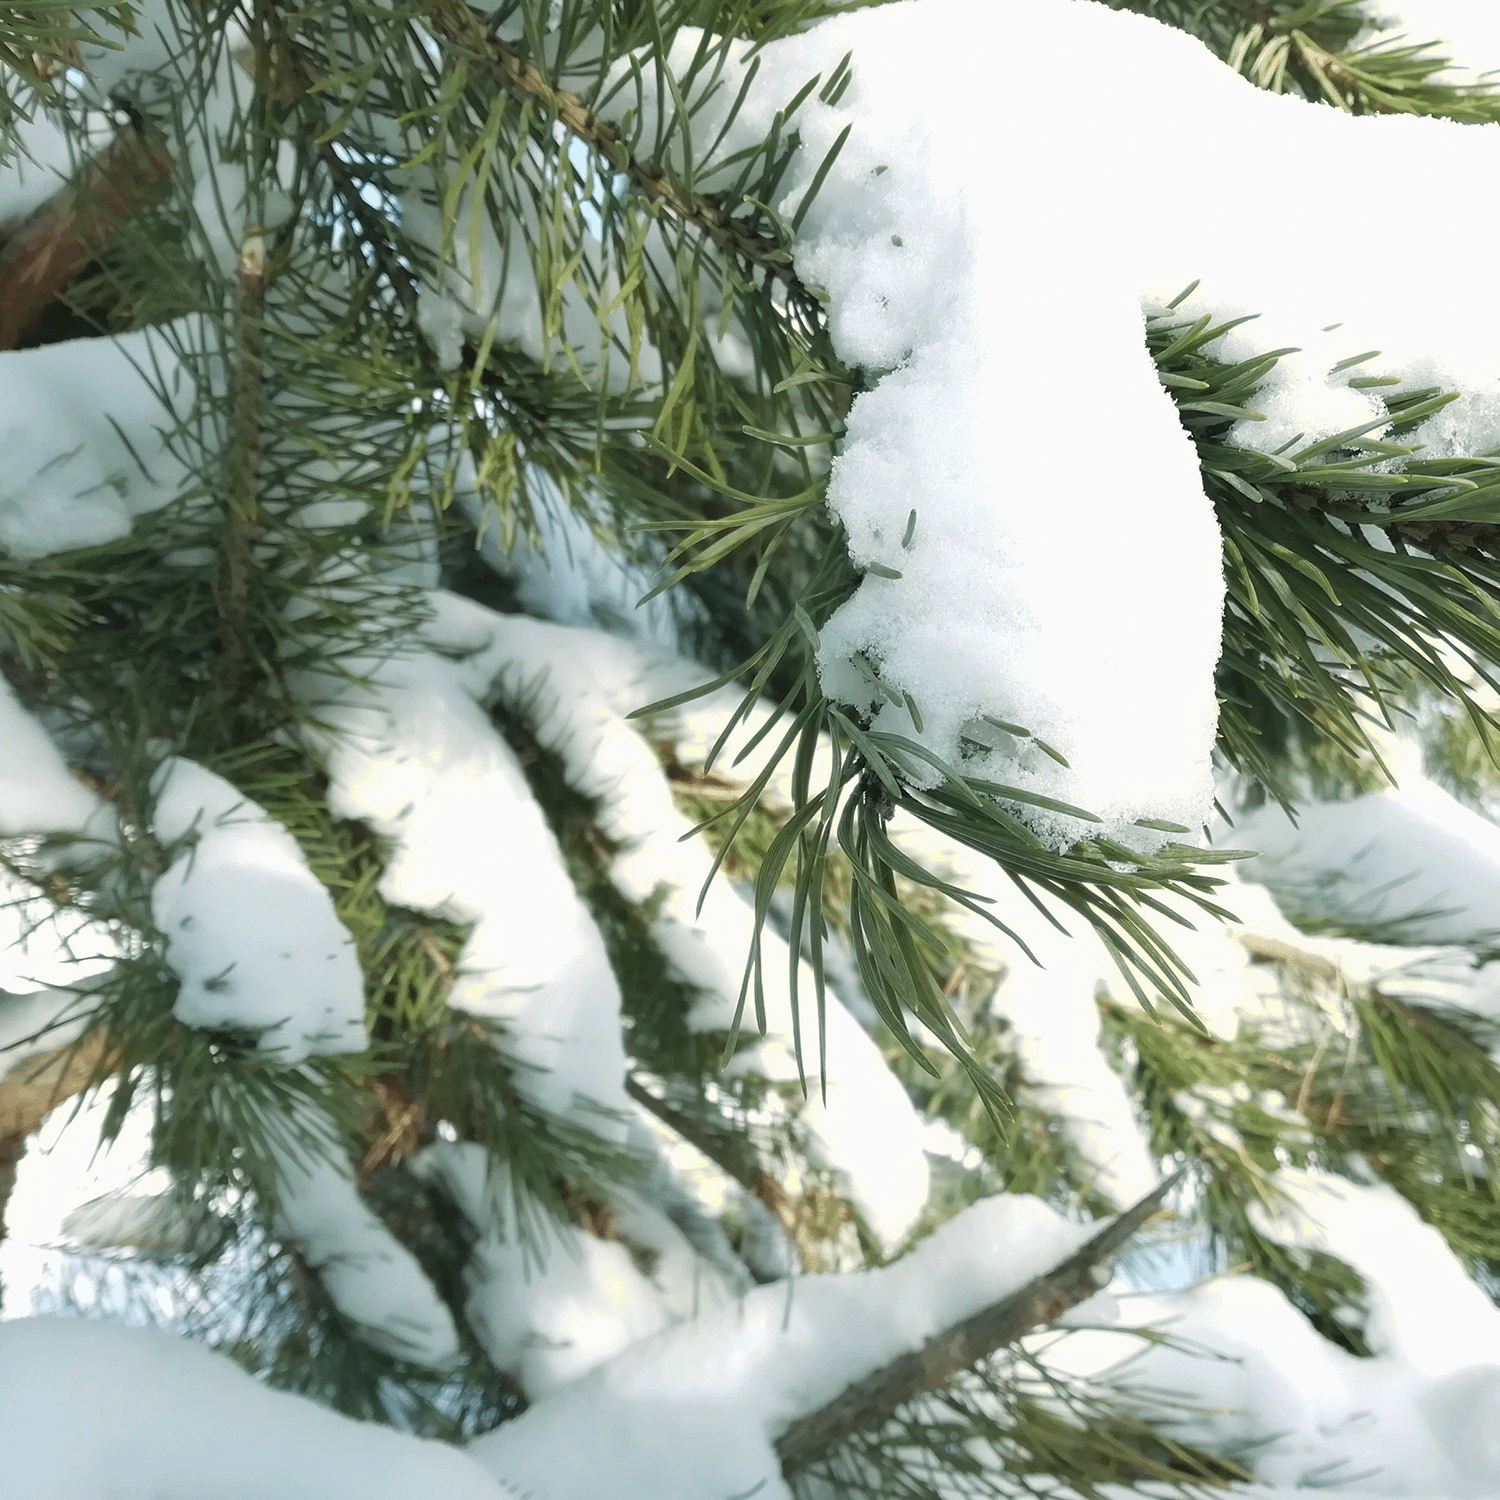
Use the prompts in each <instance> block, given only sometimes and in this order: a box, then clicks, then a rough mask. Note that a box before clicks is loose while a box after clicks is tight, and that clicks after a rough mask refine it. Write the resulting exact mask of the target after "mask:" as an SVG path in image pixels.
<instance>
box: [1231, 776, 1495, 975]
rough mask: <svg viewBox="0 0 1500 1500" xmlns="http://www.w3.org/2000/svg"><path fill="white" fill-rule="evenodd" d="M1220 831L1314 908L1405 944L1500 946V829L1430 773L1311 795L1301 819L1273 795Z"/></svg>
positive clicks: (1268, 877)
mask: <svg viewBox="0 0 1500 1500" xmlns="http://www.w3.org/2000/svg"><path fill="white" fill-rule="evenodd" d="M1216 837H1218V838H1219V839H1220V840H1221V841H1222V842H1225V843H1230V844H1233V845H1234V846H1235V847H1237V848H1242V849H1254V850H1257V851H1258V852H1259V857H1258V858H1256V859H1254V860H1250V861H1247V862H1246V863H1245V865H1244V866H1243V867H1242V873H1243V874H1244V875H1245V876H1246V878H1248V879H1251V880H1255V881H1258V882H1261V883H1263V884H1265V885H1267V886H1269V887H1270V888H1271V889H1272V890H1274V891H1277V892H1279V893H1281V894H1282V895H1283V896H1284V897H1285V898H1286V899H1288V900H1289V901H1291V902H1294V903H1295V904H1296V905H1297V906H1298V907H1299V908H1301V909H1302V910H1304V911H1307V912H1308V913H1310V914H1311V915H1315V916H1318V917H1323V918H1333V919H1341V920H1344V921H1348V922H1357V923H1361V924H1368V925H1370V926H1381V925H1387V926H1389V928H1390V930H1391V932H1392V935H1393V936H1395V937H1396V939H1397V940H1398V941H1401V942H1404V943H1423V944H1433V943H1458V944H1470V945H1473V946H1475V947H1484V946H1487V945H1500V828H1496V826H1495V825H1494V824H1493V823H1491V822H1490V821H1489V820H1488V819H1487V818H1483V817H1481V816H1480V815H1479V814H1478V813H1476V812H1473V811H1471V810H1470V809H1469V808H1467V807H1465V806H1464V805H1463V804H1462V803H1460V802H1459V801H1457V800H1456V799H1455V798H1454V797H1452V796H1451V795H1450V794H1449V793H1448V792H1446V791H1444V790H1443V789H1442V788H1441V787H1439V786H1436V785H1434V784H1433V783H1432V782H1431V781H1429V780H1428V779H1427V778H1426V777H1424V776H1421V775H1418V774H1415V773H1406V774H1403V775H1402V777H1401V785H1400V786H1399V787H1393V788H1391V789H1389V790H1386V791H1379V792H1371V793H1369V794H1368V795H1366V796H1361V797H1352V798H1350V799H1349V800H1348V801H1345V802H1310V803H1305V804H1303V805H1302V806H1300V807H1299V808H1298V810H1297V815H1296V819H1295V822H1294V821H1293V820H1292V819H1290V818H1288V816H1287V815H1286V813H1285V812H1283V811H1282V810H1281V808H1280V807H1279V806H1277V805H1275V804H1273V803H1268V804H1266V805H1265V806H1264V807H1261V808H1259V809H1257V810H1256V811H1254V812H1251V813H1238V814H1236V815H1235V824H1234V828H1233V829H1232V830H1223V829H1222V825H1221V828H1220V830H1219V831H1218V832H1217V833H1216Z"/></svg>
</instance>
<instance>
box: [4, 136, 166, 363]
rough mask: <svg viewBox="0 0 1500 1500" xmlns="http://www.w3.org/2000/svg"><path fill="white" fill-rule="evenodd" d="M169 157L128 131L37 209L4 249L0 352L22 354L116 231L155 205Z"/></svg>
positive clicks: (8, 237)
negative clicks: (30, 335) (45, 316)
mask: <svg viewBox="0 0 1500 1500" xmlns="http://www.w3.org/2000/svg"><path fill="white" fill-rule="evenodd" d="M170 170H171V158H170V157H169V156H168V154H167V151H166V148H165V146H164V145H163V144H162V142H161V141H160V140H158V139H156V138H155V137H152V136H149V135H147V133H146V132H145V131H144V130H143V129H142V128H141V127H140V126H138V125H127V126H126V127H125V128H124V129H123V130H121V131H120V133H119V134H118V135H117V136H116V137H115V138H114V140H113V141H111V142H110V144H109V145H108V146H107V147H106V148H105V149H104V150H103V151H102V152H101V153H100V154H99V155H98V156H96V157H95V158H94V159H93V160H92V161H91V162H89V163H88V165H87V166H86V167H84V169H83V171H82V173H81V174H80V176H79V177H78V179H77V180H76V181H74V182H71V183H69V184H68V185H67V186H66V187H64V188H62V189H60V190H59V191H58V192H56V193H54V194H53V195H52V196H51V197H50V198H48V199H47V201H46V202H45V203H43V204H42V205H41V206H40V207H38V208H36V209H34V210H33V211H32V212H31V213H30V214H29V215H28V216H27V217H26V218H25V219H23V220H22V221H21V223H20V224H19V225H18V226H16V227H15V228H14V229H13V230H12V231H11V232H10V233H8V234H7V235H6V236H5V238H4V243H3V245H0V349H18V348H20V347H21V345H22V343H23V342H24V341H25V339H26V337H27V334H28V333H29V332H30V331H31V329H32V328H34V327H35V325H36V323H37V320H38V319H39V318H40V317H41V315H42V314H43V313H44V312H45V311H46V309H47V308H48V307H49V306H50V305H51V304H52V303H53V302H54V301H55V300H56V299H57V298H58V297H59V296H60V295H61V294H62V292H63V290H64V288H66V286H67V285H68V283H69V282H70V281H71V280H72V279H73V277H74V276H75V275H76V274H77V272H78V271H79V269H80V268H81V267H82V266H84V265H85V264H86V263H87V262H88V261H89V260H91V259H92V258H93V257H94V256H96V255H97V254H98V253H99V251H100V250H102V249H103V248H104V246H105V245H106V244H107V243H108V241H109V238H110V236H111V235H112V234H113V233H114V230H115V225H116V224H117V223H118V221H119V220H120V219H121V218H122V217H123V216H124V215H125V214H128V213H130V212H131V211H132V210H134V209H138V208H144V207H146V206H147V205H148V204H150V203H153V202H155V201H156V200H157V199H158V198H159V197H160V196H161V194H162V192H163V191H164V190H165V188H166V184H167V177H168V173H169V172H170Z"/></svg>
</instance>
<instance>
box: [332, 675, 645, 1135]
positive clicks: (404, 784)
mask: <svg viewBox="0 0 1500 1500" xmlns="http://www.w3.org/2000/svg"><path fill="white" fill-rule="evenodd" d="M305 686H306V690H307V692H308V694H309V696H310V697H311V698H314V699H316V700H319V701H318V715H319V719H320V721H321V723H322V724H323V725H324V726H326V728H325V729H323V730H322V731H319V732H318V733H316V734H310V735H309V742H310V744H312V745H313V746H314V748H315V749H316V751H317V753H318V754H319V755H320V757H321V758H322V759H323V761H324V765H325V768H326V770H327V772H328V778H329V793H328V800H329V806H330V807H331V808H332V809H333V811H334V812H335V813H336V814H337V815H338V816H340V817H347V818H357V819H360V820H361V821H363V822H365V823H366V824H367V825H368V826H370V827H371V828H373V829H374V830H375V831H376V832H377V833H379V834H381V835H382V836H383V837H384V838H387V839H389V840H390V841H391V846H392V847H391V853H390V858H389V861H388V863H387V865H386V868H385V872H384V874H383V875H382V877H381V882H380V893H381V895H383V896H384V897H385V899H386V900H387V901H391V902H393V903H395V904H396V905H398V906H406V907H410V908H412V909H414V910H417V911H427V912H432V913H434V914H437V915H441V916H444V917H447V918H449V919H450V920H452V921H455V922H462V923H469V924H472V926H471V927H470V931H469V935H468V938H467V940H466V942H465V944H464V948H463V952H462V953H461V954H460V956H459V961H458V973H457V977H456V978H455V980H454V983H453V986H452V989H451V990H450V992H449V995H448V1003H449V1004H450V1005H451V1006H452V1007H453V1008H454V1009H455V1010H459V1011H464V1012H466V1013H468V1014H470V1015H474V1016H480V1017H483V1018H485V1019H487V1020H490V1021H494V1022H496V1023H498V1024H499V1026H500V1037H499V1045H501V1047H502V1048H503V1050H504V1052H505V1054H506V1055H507V1056H508V1057H510V1058H512V1059H513V1060H514V1061H515V1062H516V1063H517V1064H518V1066H517V1068H516V1072H515V1083H516V1087H517V1088H518V1089H520V1090H521V1091H522V1092H524V1093H525V1094H527V1095H528V1096H529V1097H530V1098H531V1099H532V1100H533V1102H535V1103H536V1104H538V1105H539V1106H540V1107H542V1108H543V1109H546V1110H549V1111H551V1112H553V1113H555V1114H572V1115H574V1116H575V1117H581V1118H582V1119H583V1120H584V1121H585V1122H586V1123H587V1124H588V1125H589V1126H590V1128H592V1129H595V1130H598V1131H600V1132H601V1133H604V1134H610V1133H618V1132H617V1130H616V1129H615V1127H614V1126H612V1125H611V1124H610V1122H609V1121H608V1120H607V1119H606V1118H605V1116H604V1115H602V1114H601V1113H600V1111H601V1110H602V1111H606V1112H610V1111H614V1112H617V1113H618V1114H620V1115H621V1116H623V1115H625V1114H627V1113H628V1101H627V1098H626V1095H625V1090H624V1078H625V1053H624V1049H623V1046H622V1044H621V1041H620V991H619V985H618V984H617V982H616V980H615V977H614V973H613V971H612V970H611V968H610V965H609V959H608V956H607V954H606V953H605V950H604V940H603V938H602V937H601V936H600V934H599V929H598V928H597V927H596V926H595V925H594V921H593V918H592V917H591V916H590V915H589V913H588V911H587V909H586V908H585V907H584V905H583V902H582V901H581V900H580V899H579V897H578V893H577V892H576V891H575V890H574V888H573V883H572V880H571V879H570V878H569V875H568V872H567V869H566V867H565V866H564V864H563V861H562V854H561V851H560V850H559V849H558V846H557V840H556V838H555V837H554V835H553V833H552V831H551V829H550V828H548V826H547V823H546V820H545V819H544V818H543V816H542V813H541V810H540V809H539V808H538V807H537V805H536V803H535V801H534V800H533V799H532V796H531V792H530V789H529V788H528V787H527V785H526V778H525V775H524V774H523V772H522V770H521V767H520V765H519V764H518V763H517V761H516V758H515V755H514V754H513V753H512V752H511V750H510V747H509V746H508V745H507V744H506V743H505V741H504V739H503V738H502V737H501V736H500V734H499V733H498V731H497V730H496V729H495V727H494V725H493V724H491V723H490V721H489V719H488V718H487V717H486V716H485V715H484V714H483V713H482V712H481V711H480V709H479V707H478V706H477V705H476V703H475V702H474V700H473V698H472V697H471V696H470V694H469V693H468V692H467V691H466V690H465V686H464V682H463V678H462V676H461V672H460V669H459V668H458V667H456V666H455V665H454V664H453V663H452V662H450V661H447V660H445V659H443V658H442V657H441V656H439V655H436V654H434V653H432V652H428V651H424V650H421V649H419V648H416V647H413V648H412V649H411V650H409V651H407V652H404V653H402V654H399V655H397V656H395V657H393V658H392V659H391V660H390V661H388V662H386V663H385V664H384V665H382V666H379V667H378V668H373V669H372V677H371V681H370V685H369V686H368V687H362V686H360V685H357V684H343V685H342V686H340V685H337V684H334V683H332V681H331V680H330V681H329V682H327V683H322V684H320V683H317V682H314V681H312V680H309V681H308V682H307V683H306V684H305ZM334 695H338V696H334Z"/></svg>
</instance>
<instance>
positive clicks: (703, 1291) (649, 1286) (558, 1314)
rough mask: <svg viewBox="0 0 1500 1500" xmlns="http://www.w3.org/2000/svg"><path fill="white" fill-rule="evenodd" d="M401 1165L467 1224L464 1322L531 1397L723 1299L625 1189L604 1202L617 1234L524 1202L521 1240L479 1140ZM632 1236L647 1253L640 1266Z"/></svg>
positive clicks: (505, 1187)
mask: <svg viewBox="0 0 1500 1500" xmlns="http://www.w3.org/2000/svg"><path fill="white" fill-rule="evenodd" d="M413 1169H414V1170H415V1171H417V1172H418V1173H419V1175H421V1176H424V1177H432V1178H437V1179H438V1180H440V1181H442V1182H443V1183H444V1184H445V1185H446V1186H447V1187H448V1189H449V1191H450V1192H451V1193H452V1194H453V1196H454V1198H455V1200H456V1201H457V1202H458V1204H459V1205H460V1207H461V1208H462V1209H463V1211H464V1213H465V1215H466V1216H467V1217H468V1219H469V1221H470V1223H471V1224H473V1226H474V1227H475V1229H476V1230H477V1231H478V1232H479V1239H478V1241H477V1243H476V1244H475V1247H474V1250H473V1252H472V1254H471V1256H470V1259H469V1263H468V1266H467V1268H466V1271H465V1276H466V1279H467V1282H468V1285H469V1297H468V1300H467V1302H466V1304H465V1313H466V1315H467V1318H468V1322H469V1326H470V1327H471V1328H473V1330H474V1332H475V1333H476V1335H477V1336H478V1337H479V1340H480V1342H481V1343H482V1344H483V1345H484V1349H485V1352H486V1353H487V1354H488V1355H489V1357H490V1359H491V1360H492V1361H493V1362H494V1363H495V1366H496V1367H497V1368H498V1369H501V1370H505V1371H508V1372H509V1373H511V1374H513V1375H515V1376H516V1377H517V1378H518V1379H519V1380H520V1382H521V1386H522V1388H523V1389H524V1391H525V1392H526V1394H527V1396H528V1397H530V1398H531V1399H532V1400H538V1399H540V1398H542V1397H544V1396H547V1395H549V1394H551V1393H552V1392H553V1391H555V1390H558V1389H559V1388H561V1387H562V1386H564V1385H566V1384H568V1382H570V1381H572V1380H575V1379H577V1378H578V1377H579V1376H581V1375H583V1374H585V1373H587V1372H588V1371H589V1370H592V1369H594V1368H595V1367H596V1366H598V1365H600V1364H602V1363H603V1362H604V1361H605V1360H607V1359H610V1358H612V1357H613V1356H614V1355H616V1354H618V1353H620V1351H621V1350H623V1349H626V1348H628V1347H629V1346H630V1345H631V1344H634V1343H636V1342H637V1341H638V1340H640V1339H643V1338H647V1337H649V1336H650V1335H652V1334H654V1333H658V1332H660V1331H661V1330H662V1329H663V1328H666V1327H668V1326H669V1325H671V1324H673V1323H678V1322H682V1321H685V1320H688V1319H691V1318H694V1317H696V1316H698V1315H699V1314H700V1313H702V1312H705V1311H707V1310H709V1309H711V1308H715V1307H719V1306H721V1305H723V1304H725V1303H727V1302H728V1301H729V1300H730V1292H729V1288H728V1287H727V1286H726V1285H725V1283H724V1281H723V1280H722V1278H720V1277H719V1276H718V1275H717V1274H716V1273H715V1272H714V1271H713V1270H712V1269H711V1268H710V1267H709V1266H708V1265H707V1263H706V1262H704V1261H703V1260H702V1259H701V1258H700V1257H698V1256H697V1255H696V1254H695V1253H694V1252H693V1250H692V1247H691V1246H690V1245H688V1243H687V1241H686V1240H685V1239H684V1238H683V1236H682V1234H681V1233H680V1231H678V1230H677V1229H676V1228H675V1226H673V1225H672V1224H671V1222H670V1221H669V1220H667V1219H666V1218H665V1216H663V1215H662V1214H660V1213H658V1212H656V1211H655V1210H654V1209H651V1208H650V1207H649V1206H648V1205H647V1204H645V1203H644V1202H643V1201H641V1200H640V1199H639V1198H637V1197H635V1196H634V1195H631V1194H628V1193H624V1192H619V1193H617V1194H615V1195H614V1199H613V1201H611V1203H610V1205H609V1207H610V1212H611V1216H612V1218H613V1220H614V1224H615V1228H616V1230H617V1232H618V1233H619V1234H620V1236H621V1239H619V1240H604V1239H600V1238H598V1237H597V1236H595V1235H592V1234H588V1233H586V1232H585V1231H583V1230H582V1229H578V1228H576V1227H574V1226H573V1225H569V1224H558V1223H549V1222H548V1221H547V1216H546V1214H545V1212H544V1211H542V1210H540V1209H539V1208H537V1207H536V1206H535V1205H533V1206H532V1213H531V1216H530V1217H531V1219H532V1221H533V1222H532V1224H531V1226H530V1236H531V1238H530V1241H528V1237H527V1233H526V1231H525V1230H523V1229H522V1227H521V1224H520V1213H519V1208H518V1204H517V1198H516V1196H515V1194H516V1187H515V1184H514V1183H513V1182H512V1180H511V1177H510V1173H509V1171H508V1169H506V1168H505V1167H503V1166H502V1167H499V1168H495V1169H491V1170H487V1167H486V1161H485V1152H484V1148H483V1147H481V1146H476V1145H473V1144H471V1143H465V1142H446V1141H437V1142H434V1143H433V1144H432V1145H431V1146H428V1147H426V1148H425V1149H424V1150H423V1151H422V1152H421V1153H420V1154H419V1155H418V1157H417V1158H415V1160H414V1162H413ZM632 1245H638V1246H641V1247H642V1248H646V1249H649V1250H650V1251H652V1252H653V1256H652V1258H653V1260H654V1262H655V1264H654V1265H653V1268H652V1271H651V1274H650V1275H649V1276H648V1275H647V1274H645V1273H644V1272H643V1271H642V1270H641V1269H640V1268H639V1267H638V1266H637V1264H636V1261H635V1259H634V1257H633V1255H632Z"/></svg>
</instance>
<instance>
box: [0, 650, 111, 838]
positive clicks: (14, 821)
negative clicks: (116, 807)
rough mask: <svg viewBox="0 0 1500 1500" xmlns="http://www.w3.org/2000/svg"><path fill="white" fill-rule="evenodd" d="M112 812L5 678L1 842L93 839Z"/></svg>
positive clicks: (0, 721)
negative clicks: (48, 836) (22, 837)
mask: <svg viewBox="0 0 1500 1500" xmlns="http://www.w3.org/2000/svg"><path fill="white" fill-rule="evenodd" d="M109 821H110V820H109V816H108V809H107V808H106V807H105V806H104V804H103V803H102V802H101V801H100V800H99V798H98V797H97V796H95V794H94V793H93V792H91V791H90V790H89V789H88V788H87V787H86V786H84V784H83V783H82V782H81V781H79V780H78V779H77V777H75V776H74V775H73V774H72V773H71V772H70V771H69V770H68V767H67V764H66V762H64V760H63V758H62V754H61V752H60V751H59V750H58V749H57V747H56V746H55V745H54V744H53V743H52V741H51V739H50V738H49V737H48V735H47V731H46V730H45V729H43V728H42V726H41V725H40V724H38V723H37V721H36V720H35V719H34V718H33V717H32V716H31V715H30V714H29V713H27V712H26V710H25V709H24V708H22V707H21V705H20V704H19V703H17V702H16V695H15V693H14V692H13V691H12V689H11V686H10V684H9V683H8V682H7V681H6V680H5V678H4V677H3V676H0V836H5V837H8V836H12V835H16V834H25V833H75V834H81V835H86V834H89V833H91V832H92V833H93V834H94V835H95V836H96V837H97V836H101V835H102V834H103V831H104V829H105V827H106V826H107V824H108V822H109Z"/></svg>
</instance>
